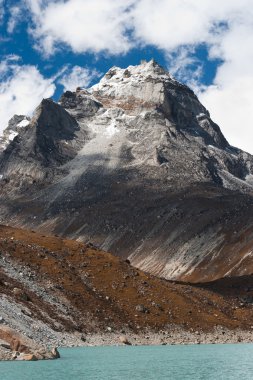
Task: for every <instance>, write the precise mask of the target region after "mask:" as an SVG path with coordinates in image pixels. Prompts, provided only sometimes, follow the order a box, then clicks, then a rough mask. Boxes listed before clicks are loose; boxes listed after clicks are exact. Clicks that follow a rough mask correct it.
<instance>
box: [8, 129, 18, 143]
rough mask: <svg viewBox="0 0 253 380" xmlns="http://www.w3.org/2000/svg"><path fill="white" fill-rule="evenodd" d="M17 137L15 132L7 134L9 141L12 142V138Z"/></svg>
mask: <svg viewBox="0 0 253 380" xmlns="http://www.w3.org/2000/svg"><path fill="white" fill-rule="evenodd" d="M17 135H18V133H17V132H14V131H12V132H11V133H10V134H9V136H8V139H9V141H12V140H14V138H15V137H16V136H17Z"/></svg>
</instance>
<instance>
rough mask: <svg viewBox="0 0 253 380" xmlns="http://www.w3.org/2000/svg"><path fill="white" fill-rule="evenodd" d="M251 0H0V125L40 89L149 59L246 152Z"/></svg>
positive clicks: (53, 91) (59, 87) (56, 90)
mask: <svg viewBox="0 0 253 380" xmlns="http://www.w3.org/2000/svg"><path fill="white" fill-rule="evenodd" d="M252 9H253V0H241V1H240V4H239V3H238V0H223V2H222V3H220V2H217V6H214V3H213V1H211V0H202V1H201V2H200V1H199V0H184V1H181V0H157V1H156V2H154V1H151V0H65V1H60V0H22V1H15V0H8V1H6V0H0V46H1V50H0V54H1V55H0V131H2V130H3V129H4V128H5V127H6V126H7V122H8V119H9V118H10V117H11V116H12V115H13V114H14V113H19V114H28V115H31V114H32V112H33V110H34V108H35V107H36V106H37V105H38V104H39V102H40V100H41V99H42V98H43V97H53V98H54V99H55V100H57V99H58V98H59V96H60V94H61V93H62V91H63V90H64V89H70V90H73V89H74V88H75V87H76V86H77V85H79V86H82V87H87V86H90V85H91V84H93V83H95V82H96V81H97V80H99V77H100V76H101V75H102V74H104V73H105V72H106V71H107V70H108V69H109V68H110V67H111V66H114V65H116V66H120V67H127V66H128V65H135V64H138V63H139V62H140V60H142V59H146V60H149V59H151V58H154V59H155V60H156V61H158V62H159V63H160V64H161V65H162V66H164V67H166V68H167V69H168V70H169V71H170V72H171V73H172V74H173V75H174V76H175V77H176V78H177V79H178V80H180V81H182V82H184V83H186V84H188V85H189V86H190V87H191V88H193V90H194V91H195V92H196V93H197V95H198V96H199V98H200V100H201V101H202V103H203V104H204V105H205V106H206V107H207V108H208V109H209V111H210V113H211V116H212V117H213V119H214V121H216V122H217V123H218V124H219V125H220V127H221V129H222V131H223V132H224V134H225V136H226V137H227V138H228V140H229V141H230V142H231V144H232V145H236V146H239V147H241V148H243V149H245V150H247V151H250V152H252V153H253V143H252V142H251V140H252V139H251V137H253V130H252V128H253V103H252V102H253V68H252V66H253V65H252V59H253V10H252Z"/></svg>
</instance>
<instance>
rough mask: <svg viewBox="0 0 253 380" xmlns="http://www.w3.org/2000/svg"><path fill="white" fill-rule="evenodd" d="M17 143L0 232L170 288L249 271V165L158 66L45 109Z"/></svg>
mask: <svg viewBox="0 0 253 380" xmlns="http://www.w3.org/2000/svg"><path fill="white" fill-rule="evenodd" d="M231 112H233V111H232V110H231ZM17 133H18V134H17V135H16V136H15V137H14V138H13V139H12V140H10V141H8V142H7V143H5V147H4V148H3V151H2V153H1V156H0V176H1V181H0V185H1V198H0V199H1V207H0V217H1V221H2V222H3V223H5V224H9V225H12V226H19V227H27V228H33V229H37V230H39V231H41V232H45V233H56V234H58V235H62V236H66V237H69V238H74V239H78V240H80V241H84V242H92V243H94V244H96V245H97V246H99V247H100V248H102V249H104V250H109V251H110V252H112V253H114V254H115V255H118V256H120V257H122V258H128V259H129V260H130V261H131V264H132V265H134V266H136V267H138V268H141V269H143V270H145V271H147V272H149V273H151V274H155V275H158V276H161V277H165V278H167V279H177V280H179V279H180V280H184V281H192V282H199V281H212V280H214V279H218V278H221V277H224V276H239V275H249V274H251V273H253V264H252V260H251V256H252V252H253V228H252V226H253V197H252V194H253V157H252V156H251V155H250V154H248V153H246V152H243V151H241V150H240V149H237V148H235V147H232V146H230V145H229V143H228V141H227V140H226V139H225V137H224V136H223V134H222V132H221V130H220V128H219V127H218V125H217V124H215V123H214V122H213V121H212V120H211V118H210V115H209V112H208V111H207V110H206V109H205V107H204V106H203V105H202V104H201V103H200V102H199V100H198V99H197V97H196V95H195V94H194V93H193V91H192V90H190V89H189V88H188V87H187V86H185V85H183V84H181V83H179V82H178V81H176V80H175V79H174V78H173V77H172V76H170V74H169V73H168V72H166V71H165V70H164V69H163V68H162V67H161V66H159V65H158V64H157V63H156V62H155V61H153V60H152V61H150V62H142V63H141V64H140V65H138V66H129V67H128V68H127V69H121V68H118V67H113V68H111V69H110V70H109V71H108V72H107V73H106V74H105V76H104V77H103V78H102V79H101V80H100V82H99V83H98V84H96V85H95V86H93V87H91V88H89V89H87V90H84V89H80V88H77V90H76V91H75V92H70V91H67V92H65V93H64V94H63V95H62V96H61V98H60V100H59V103H56V102H54V101H52V100H50V99H44V100H43V101H42V102H41V104H40V105H39V107H38V108H37V110H36V112H35V114H34V116H33V118H32V119H31V120H30V121H29V124H28V125H26V126H23V127H22V128H19V129H18V132H17ZM5 141H6V140H5Z"/></svg>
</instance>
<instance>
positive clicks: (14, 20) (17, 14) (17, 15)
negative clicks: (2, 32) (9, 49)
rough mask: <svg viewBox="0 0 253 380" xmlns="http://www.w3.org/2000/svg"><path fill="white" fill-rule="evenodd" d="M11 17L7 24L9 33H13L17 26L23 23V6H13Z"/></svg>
mask: <svg viewBox="0 0 253 380" xmlns="http://www.w3.org/2000/svg"><path fill="white" fill-rule="evenodd" d="M9 12H10V14H11V16H10V18H9V20H8V23H7V32H8V33H13V31H14V29H15V27H16V25H17V24H18V23H19V22H20V21H21V19H22V13H23V8H22V7H21V6H17V5H15V6H13V7H11V8H10V10H9Z"/></svg>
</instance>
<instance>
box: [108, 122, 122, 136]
mask: <svg viewBox="0 0 253 380" xmlns="http://www.w3.org/2000/svg"><path fill="white" fill-rule="evenodd" d="M118 132H119V128H117V127H116V125H115V123H112V124H110V125H108V127H106V132H105V133H106V135H107V137H112V136H114V135H115V134H116V133H118Z"/></svg>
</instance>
